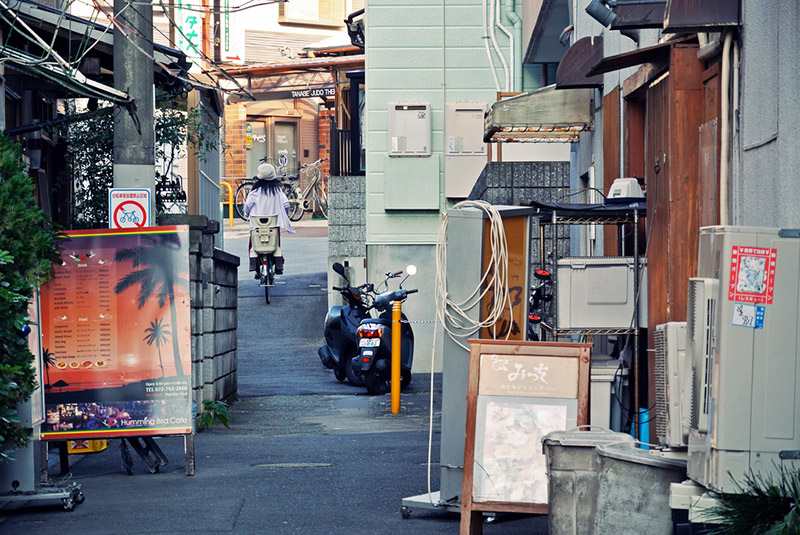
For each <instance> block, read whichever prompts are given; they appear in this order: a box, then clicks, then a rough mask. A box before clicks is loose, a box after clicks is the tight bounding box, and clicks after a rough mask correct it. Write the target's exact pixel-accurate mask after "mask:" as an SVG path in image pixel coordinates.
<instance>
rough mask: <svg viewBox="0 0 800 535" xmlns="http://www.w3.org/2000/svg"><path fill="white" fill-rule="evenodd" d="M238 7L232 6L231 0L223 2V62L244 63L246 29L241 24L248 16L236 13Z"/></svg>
mask: <svg viewBox="0 0 800 535" xmlns="http://www.w3.org/2000/svg"><path fill="white" fill-rule="evenodd" d="M237 8H238V6H234V5H232V4H231V1H230V0H223V13H222V42H221V43H220V44H221V47H220V48H221V54H222V61H223V62H226V63H236V64H243V63H244V60H245V58H244V51H245V46H244V27H243V26H242V23H241V22H240V21H241V20H242V17H245V18H246V17H247V14H246V13H245V14H242V13H236V9H237Z"/></svg>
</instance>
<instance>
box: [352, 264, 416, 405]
mask: <svg viewBox="0 0 800 535" xmlns="http://www.w3.org/2000/svg"><path fill="white" fill-rule="evenodd" d="M406 272H407V273H408V275H407V276H406V279H407V278H408V276H410V275H414V274H415V273H416V272H417V268H416V266H413V265H412V266H408V268H406ZM402 274H403V272H402V271H398V272H396V273H391V272H389V273H387V274H386V280H384V281H383V283H384V284H386V287H387V289H386V291H384V292H383V293H380V294H378V295H376V296H375V297H374V298H373V300H372V308H375V309H376V310H378V312H379V313H380V315H379V316H378V317H377V318H367V319H364V320H362V321H361V325H359V327H358V346H359V348H360V350H361V353H360V355H359V356H357V357H356V358H354V359H353V364H352V368H353V370H355V371H356V373H358V375H359V376H360V377H361V378H362V379H363V381H364V385H365V386H366V387H367V393H369V394H370V395H373V396H374V395H380V394H385V393H386V392H387V391H388V390H389V386H390V383H389V382H390V381H391V378H392V303H394V302H395V301H405V300H406V298H407V297H408V296H409V294H413V293H416V292H418V291H419V290H405V289H403V282H405V281H406V279H403V281H402V282H401V283H400V288H399V289H398V290H395V291H390V290H389V289H388V286H389V285H388V280H389V279H393V278H395V277H399V276H400V275H402ZM413 360H414V331H413V330H412V329H411V324H410V323H409V322H408V318H407V317H406V315H405V314H401V319H400V387H401V388H405V387H407V386H408V385H409V384H410V383H411V365H412V363H413Z"/></svg>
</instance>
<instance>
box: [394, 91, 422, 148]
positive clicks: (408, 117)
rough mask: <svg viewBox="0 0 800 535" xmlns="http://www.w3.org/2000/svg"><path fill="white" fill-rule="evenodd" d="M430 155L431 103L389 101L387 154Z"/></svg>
mask: <svg viewBox="0 0 800 535" xmlns="http://www.w3.org/2000/svg"><path fill="white" fill-rule="evenodd" d="M430 155H431V105H430V104H429V103H427V102H390V103H389V156H430Z"/></svg>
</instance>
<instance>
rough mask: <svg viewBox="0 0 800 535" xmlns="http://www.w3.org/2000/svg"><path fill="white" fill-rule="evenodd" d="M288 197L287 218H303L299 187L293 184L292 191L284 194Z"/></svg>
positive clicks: (297, 219)
mask: <svg viewBox="0 0 800 535" xmlns="http://www.w3.org/2000/svg"><path fill="white" fill-rule="evenodd" d="M286 196H287V197H289V220H291V221H300V220H301V219H302V218H303V200H302V199H301V198H300V187H299V186H298V185H297V184H295V185H294V186H293V187H292V191H291V192H289V193H287V195H286Z"/></svg>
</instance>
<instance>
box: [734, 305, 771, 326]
mask: <svg viewBox="0 0 800 535" xmlns="http://www.w3.org/2000/svg"><path fill="white" fill-rule="evenodd" d="M766 308H767V307H765V306H762V305H754V304H751V303H734V304H733V319H731V323H732V324H733V325H736V326H739V327H749V328H751V329H763V328H764V311H765V310H766Z"/></svg>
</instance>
